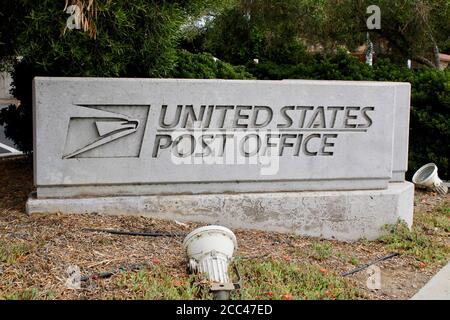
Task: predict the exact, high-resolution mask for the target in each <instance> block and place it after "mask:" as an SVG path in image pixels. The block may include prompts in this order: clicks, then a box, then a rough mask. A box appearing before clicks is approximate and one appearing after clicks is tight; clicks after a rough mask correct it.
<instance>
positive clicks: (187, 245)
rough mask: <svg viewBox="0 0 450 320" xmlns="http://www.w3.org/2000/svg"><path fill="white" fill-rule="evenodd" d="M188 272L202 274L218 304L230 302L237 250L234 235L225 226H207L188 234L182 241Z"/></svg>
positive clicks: (233, 288)
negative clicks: (231, 270)
mask: <svg viewBox="0 0 450 320" xmlns="http://www.w3.org/2000/svg"><path fill="white" fill-rule="evenodd" d="M183 247H184V249H185V250H186V254H187V257H188V266H189V270H190V271H191V272H193V273H200V274H203V275H204V276H205V277H206V279H207V280H209V281H210V282H211V291H212V292H213V294H214V298H215V299H216V300H228V299H229V297H230V292H231V291H233V290H235V286H234V284H233V283H232V282H231V281H230V278H229V276H228V266H229V263H230V261H231V258H232V257H233V253H234V250H235V249H236V248H237V241H236V236H235V235H234V233H233V232H232V231H231V230H230V229H228V228H225V227H222V226H206V227H201V228H197V229H195V230H194V231H192V232H191V233H189V234H188V235H187V236H186V238H185V239H184V241H183Z"/></svg>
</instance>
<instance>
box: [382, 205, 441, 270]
mask: <svg viewBox="0 0 450 320" xmlns="http://www.w3.org/2000/svg"><path fill="white" fill-rule="evenodd" d="M422 215H423V213H417V214H416V221H417V223H416V224H415V225H414V227H413V228H412V229H411V230H410V229H409V228H408V226H407V225H406V224H405V223H404V222H398V223H397V224H395V225H388V226H386V227H385V229H386V231H387V235H385V236H383V237H381V238H380V241H381V242H382V243H384V244H386V245H387V246H388V248H390V249H391V250H395V251H398V252H400V253H401V254H404V255H410V256H412V257H415V258H416V259H417V260H419V261H421V262H425V263H427V264H437V263H440V262H443V261H447V260H448V258H449V257H450V248H449V247H448V246H447V245H446V244H445V243H441V242H439V241H436V240H434V239H433V238H432V237H433V235H432V234H430V233H427V232H426V227H425V224H429V223H430V220H426V221H425V222H424V220H423V217H420V216H422ZM431 219H432V220H433V219H435V218H431Z"/></svg>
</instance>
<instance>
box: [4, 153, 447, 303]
mask: <svg viewBox="0 0 450 320" xmlns="http://www.w3.org/2000/svg"><path fill="white" fill-rule="evenodd" d="M32 190H33V183H32V167H31V163H30V161H29V160H2V161H0V244H1V243H3V246H4V247H6V248H9V249H3V258H1V255H2V253H1V252H0V298H2V299H103V298H119V299H127V298H130V297H132V296H133V295H132V293H130V289H129V288H128V287H127V288H123V287H121V286H120V285H118V282H117V281H115V277H116V276H113V277H111V278H109V279H95V280H92V281H90V282H89V285H88V286H87V287H85V288H83V289H82V290H72V289H68V288H67V287H66V285H65V281H66V279H67V273H66V270H67V268H68V266H73V265H76V266H78V267H79V268H80V270H81V272H82V274H83V275H84V274H92V273H96V272H102V271H105V270H111V269H115V268H117V267H120V266H122V265H124V264H129V263H143V264H146V265H159V266H163V267H164V268H165V269H166V270H168V272H169V274H170V275H172V276H173V278H174V279H177V278H183V277H186V263H185V255H184V252H183V250H182V240H183V238H182V237H152V238H150V237H133V236H124V235H111V234H105V233H98V232H87V231H84V230H83V229H84V228H111V229H122V230H137V231H170V232H183V233H186V232H189V231H191V230H192V229H193V228H195V227H197V226H198V225H196V224H188V225H180V224H178V223H176V222H175V221H161V220H156V219H149V218H143V217H119V216H100V215H62V214H57V213H55V214H52V215H33V216H27V215H26V214H25V201H26V199H27V196H28V193H29V192H30V191H32ZM444 202H446V203H450V195H447V196H445V197H442V196H438V195H436V194H434V193H429V192H428V193H425V192H416V199H415V206H416V211H417V212H419V211H420V212H423V213H424V214H427V213H430V214H432V213H433V210H434V208H436V207H437V206H439V205H441V204H442V203H444ZM234 231H235V233H236V236H237V239H238V245H239V249H238V252H237V256H240V257H250V258H252V259H255V261H264V260H265V259H275V260H282V261H286V262H292V263H305V262H306V263H309V264H312V265H317V266H319V267H320V268H321V270H323V272H334V273H337V274H340V273H342V272H346V271H349V270H352V269H354V268H355V267H356V266H358V265H362V264H365V263H367V262H369V261H371V260H374V259H376V258H378V257H381V256H384V255H386V254H388V253H390V252H392V251H393V250H392V249H391V248H390V247H388V246H387V245H386V244H385V243H382V242H380V241H374V242H369V241H359V242H353V243H346V242H338V241H325V240H319V239H311V238H305V237H299V236H293V235H287V234H279V233H272V232H260V231H249V230H234ZM448 236H449V233H448V232H447V233H445V234H444V236H443V238H442V234H441V235H440V238H439V239H438V240H437V241H446V245H447V246H448V244H449V242H448V238H449V237H448ZM445 238H447V239H445ZM443 239H444V240H443ZM447 253H448V251H447ZM448 258H449V256H448V255H447V256H446V259H444V260H443V261H439V262H436V263H434V262H433V263H429V262H427V261H420V260H419V259H417V257H415V256H414V255H408V254H402V255H400V256H398V257H394V258H392V259H389V260H387V261H384V262H381V263H378V266H379V267H380V268H381V271H382V288H381V289H380V290H369V289H367V286H366V281H367V278H368V274H367V273H366V272H365V271H362V272H359V273H357V274H355V275H352V276H349V277H347V279H348V280H349V281H350V283H351V284H352V285H353V286H354V287H355V288H357V289H359V290H360V291H361V292H362V295H361V298H362V299H408V298H410V297H412V296H413V295H414V294H415V293H416V292H417V291H418V290H419V289H420V288H421V287H422V286H423V285H424V284H425V283H426V282H427V281H428V280H429V279H430V278H431V277H432V276H433V275H434V274H435V273H436V272H437V271H438V270H439V268H440V267H441V266H442V265H443V264H444V263H445V262H446V261H445V260H447V261H448ZM256 298H257V297H256Z"/></svg>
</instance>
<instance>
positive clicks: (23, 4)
mask: <svg viewBox="0 0 450 320" xmlns="http://www.w3.org/2000/svg"><path fill="white" fill-rule="evenodd" d="M211 2H212V1H205V0H189V1H146V0H133V1H127V0H120V1H95V3H96V4H97V5H98V12H99V13H98V17H97V18H96V19H95V27H96V30H97V33H96V37H95V38H94V37H90V36H89V33H86V32H81V31H66V32H65V33H64V32H63V30H64V28H65V25H66V19H67V17H68V15H66V14H65V13H64V12H63V10H62V9H63V6H64V1H53V0H39V1H31V0H18V1H17V2H16V5H15V6H10V7H8V6H5V7H0V10H1V12H0V17H1V16H9V14H11V15H15V16H14V19H15V21H16V25H15V28H14V39H13V40H14V41H12V40H11V39H10V38H11V37H12V36H11V35H9V33H8V32H7V28H6V26H4V25H2V26H1V28H0V35H1V36H2V39H1V41H0V43H1V42H5V43H7V44H8V43H12V42H14V43H15V46H14V47H15V48H16V49H17V52H15V54H16V55H20V56H21V57H22V58H21V60H20V61H15V62H13V63H14V65H13V72H12V78H13V95H14V96H15V97H16V98H17V99H18V100H19V101H20V102H21V103H20V106H14V105H13V106H10V107H9V108H7V109H2V110H1V112H0V124H3V125H5V133H6V135H7V136H8V137H9V138H11V139H13V140H14V141H15V143H16V145H17V146H18V148H19V149H21V150H22V151H25V152H30V151H31V150H32V116H31V106H32V97H31V93H32V91H31V84H32V79H33V78H34V77H35V76H54V77H57V76H81V77H92V76H96V77H174V76H176V77H210V78H211V77H219V78H240V77H243V78H248V77H249V75H248V74H247V73H245V72H244V71H243V68H239V67H237V68H234V67H231V66H230V65H228V64H226V63H224V62H217V63H214V60H212V59H209V57H208V56H207V55H199V56H198V57H196V56H192V55H190V54H189V53H187V52H179V51H178V42H179V37H180V32H181V31H180V30H181V29H182V28H181V27H182V25H183V23H184V22H185V20H186V19H187V17H188V15H191V17H192V14H195V13H196V12H201V10H202V8H203V7H204V6H207V5H208V4H209V5H211ZM7 35H9V36H8V37H6V36H7ZM0 54H2V55H3V56H0V61H2V60H3V61H5V60H8V61H10V59H6V58H8V57H7V55H11V54H12V53H11V50H8V51H1V50H0ZM178 54H180V59H181V60H180V62H179V63H178V64H177V58H178ZM13 61H14V59H13ZM189 63H191V64H192V65H189ZM202 63H204V64H205V67H204V68H202V67H200V65H201V64H202ZM182 67H183V68H182ZM184 68H186V69H185V70H184Z"/></svg>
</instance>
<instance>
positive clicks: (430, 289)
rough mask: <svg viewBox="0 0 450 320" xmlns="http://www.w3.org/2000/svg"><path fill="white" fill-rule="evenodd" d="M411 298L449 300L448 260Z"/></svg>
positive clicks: (449, 266) (449, 268)
mask: <svg viewBox="0 0 450 320" xmlns="http://www.w3.org/2000/svg"><path fill="white" fill-rule="evenodd" d="M411 300H450V262H449V263H447V265H446V266H445V267H443V268H442V269H441V270H440V271H439V272H438V273H437V274H436V275H435V276H434V277H433V278H431V280H430V281H429V282H428V283H427V284H426V285H425V286H424V287H423V288H422V289H420V290H419V292H417V293H416V294H415V295H414V296H413V297H412V298H411Z"/></svg>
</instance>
